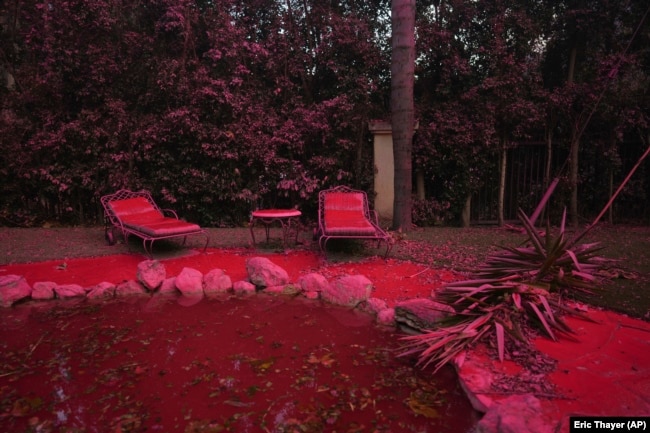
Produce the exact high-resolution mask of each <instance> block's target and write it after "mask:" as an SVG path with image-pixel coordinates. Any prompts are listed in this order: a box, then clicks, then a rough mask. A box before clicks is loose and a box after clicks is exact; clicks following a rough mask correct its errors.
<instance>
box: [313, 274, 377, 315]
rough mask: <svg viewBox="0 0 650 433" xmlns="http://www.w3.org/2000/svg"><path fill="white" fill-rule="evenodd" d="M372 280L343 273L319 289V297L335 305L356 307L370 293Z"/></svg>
mask: <svg viewBox="0 0 650 433" xmlns="http://www.w3.org/2000/svg"><path fill="white" fill-rule="evenodd" d="M372 287H373V286H372V282H371V281H370V280H369V279H368V278H366V277H365V276H363V275H343V276H340V277H338V278H337V279H336V280H334V282H333V283H332V284H330V285H329V287H327V288H324V289H323V290H322V291H321V299H323V300H324V301H326V302H329V303H331V304H335V305H343V306H346V307H356V306H357V305H359V304H360V303H361V302H363V301H365V300H367V299H368V298H369V297H370V293H372Z"/></svg>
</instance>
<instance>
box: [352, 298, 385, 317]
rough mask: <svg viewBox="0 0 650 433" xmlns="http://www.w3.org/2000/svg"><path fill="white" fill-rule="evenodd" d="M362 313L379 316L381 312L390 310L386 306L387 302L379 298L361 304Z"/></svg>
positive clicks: (369, 299)
mask: <svg viewBox="0 0 650 433" xmlns="http://www.w3.org/2000/svg"><path fill="white" fill-rule="evenodd" d="M358 308H359V309H360V310H361V311H364V312H366V313H370V314H375V315H376V314H379V312H380V311H382V310H385V309H386V308H388V305H387V304H386V301H384V300H383V299H379V298H368V300H366V301H365V302H362V303H361V304H359V307H358Z"/></svg>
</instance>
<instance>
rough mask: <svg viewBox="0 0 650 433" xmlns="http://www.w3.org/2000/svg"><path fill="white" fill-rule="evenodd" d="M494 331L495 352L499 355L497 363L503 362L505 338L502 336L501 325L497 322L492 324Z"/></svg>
mask: <svg viewBox="0 0 650 433" xmlns="http://www.w3.org/2000/svg"><path fill="white" fill-rule="evenodd" d="M494 330H495V331H496V335H497V352H498V353H499V361H501V362H503V356H504V352H505V346H506V343H505V337H504V335H503V325H502V324H501V323H499V322H494Z"/></svg>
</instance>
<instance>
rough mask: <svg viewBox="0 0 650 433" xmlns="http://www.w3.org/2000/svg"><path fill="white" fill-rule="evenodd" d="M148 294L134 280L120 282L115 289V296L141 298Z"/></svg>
mask: <svg viewBox="0 0 650 433" xmlns="http://www.w3.org/2000/svg"><path fill="white" fill-rule="evenodd" d="M146 294H148V292H147V289H145V288H144V286H143V285H142V284H140V283H138V282H137V281H135V280H128V281H124V282H121V283H120V284H118V285H117V287H115V296H142V295H146Z"/></svg>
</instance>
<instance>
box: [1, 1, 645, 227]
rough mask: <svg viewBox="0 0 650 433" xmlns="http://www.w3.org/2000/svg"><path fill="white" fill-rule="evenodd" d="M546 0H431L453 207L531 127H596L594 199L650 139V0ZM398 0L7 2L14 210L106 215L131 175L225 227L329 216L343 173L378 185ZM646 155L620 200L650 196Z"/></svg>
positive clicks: (440, 131)
mask: <svg viewBox="0 0 650 433" xmlns="http://www.w3.org/2000/svg"><path fill="white" fill-rule="evenodd" d="M510 3H512V2H510ZM546 3H548V2H538V1H533V0H528V1H526V0H520V1H517V2H514V4H511V5H509V6H508V7H506V6H505V4H502V2H495V3H494V5H492V6H490V7H485V4H484V3H481V4H479V3H477V2H465V1H461V0H448V1H433V0H432V1H422V2H420V1H418V2H417V7H418V11H417V23H416V38H417V40H416V45H417V46H416V49H417V64H416V83H415V85H416V88H415V98H416V110H417V117H418V119H419V128H418V130H417V132H416V135H415V139H414V140H415V141H414V167H415V169H416V171H418V172H421V173H423V174H424V177H425V182H424V185H425V187H426V195H427V197H426V199H425V200H428V201H429V203H439V204H440V206H442V207H443V208H444V209H445V212H443V213H441V212H439V211H438V210H436V212H437V213H438V214H444V215H445V218H448V217H447V215H449V214H450V215H452V217H453V218H456V217H457V216H458V214H459V213H460V211H461V209H462V206H463V204H464V203H465V202H466V197H468V196H470V195H471V194H472V193H475V192H476V191H478V190H479V189H481V188H484V187H485V186H486V181H487V180H488V179H493V178H494V177H495V176H494V173H495V172H496V171H498V165H497V163H496V162H495V161H497V156H498V155H499V152H506V151H507V150H508V149H509V148H512V147H513V146H517V145H518V143H522V142H543V140H544V137H549V136H550V137H552V139H551V143H552V149H553V150H554V152H555V154H556V155H557V154H558V153H559V154H560V155H565V154H567V152H568V151H567V149H568V146H569V143H570V142H571V139H572V136H575V134H576V133H578V132H579V133H580V134H582V139H581V140H580V142H581V147H580V149H581V155H580V158H581V159H580V164H581V165H580V167H581V172H580V174H581V179H580V184H579V187H580V188H581V197H582V198H583V200H582V202H581V204H582V205H583V207H582V208H581V211H582V212H583V213H585V214H588V213H589V212H592V209H593V208H596V209H598V208H600V206H602V203H603V202H604V201H606V195H607V185H608V182H609V180H610V177H609V176H610V174H611V175H612V179H617V178H618V177H617V176H620V173H621V172H623V171H624V170H625V167H624V164H625V162H624V161H625V158H623V156H624V155H626V154H628V153H631V154H632V155H634V154H635V152H637V153H638V152H639V149H641V148H642V147H643V146H644V145H645V146H647V144H648V133H647V116H648V103H647V102H648V72H647V71H648V70H649V68H648V62H649V60H650V55H649V52H648V46H650V44H648V42H649V41H648V39H649V35H648V26H647V25H641V26H639V24H640V21H639V20H640V17H644V12H645V13H646V14H647V10H646V8H647V6H645V3H644V2H642V1H640V0H634V1H631V2H629V3H628V6H627V7H626V8H621V7H620V6H619V5H618V4H614V3H611V4H610V3H609V2H601V1H598V2H596V1H587V2H586V3H585V2H573V1H563V2H559V3H556V2H552V3H553V5H547V4H546ZM592 3H593V4H592ZM581 5H582V6H581ZM389 11H390V2H389V1H387V0H367V1H357V0H346V1H341V2H321V1H315V0H307V1H296V0H286V1H284V0H283V1H278V0H220V1H218V2H210V1H205V0H173V1H172V0H139V1H133V0H60V1H52V2H42V1H37V0H7V1H6V2H4V3H3V5H2V6H0V25H1V31H2V34H1V39H0V54H2V55H1V56H0V78H2V79H3V82H2V84H3V85H2V86H0V104H1V106H0V137H1V138H0V140H1V142H0V152H1V156H0V158H2V160H1V162H0V167H1V168H0V185H1V186H0V188H1V192H0V194H1V195H2V201H1V202H0V224H16V225H29V224H41V223H43V222H44V221H45V220H57V221H60V222H64V223H88V222H90V223H94V222H97V221H99V220H100V219H101V209H100V206H99V197H100V196H101V195H103V194H105V193H108V192H113V191H114V190H116V189H118V188H121V187H129V188H135V189H139V188H146V189H149V190H151V191H152V192H153V194H154V195H155V196H156V198H157V199H158V200H160V201H161V203H162V204H164V205H169V206H171V207H174V208H175V209H177V210H178V211H179V213H180V214H181V215H183V216H184V217H187V218H190V219H193V220H196V221H198V222H200V223H202V224H206V225H217V226H219V225H233V224H241V223H242V222H244V221H246V220H247V218H248V214H249V212H250V210H251V209H252V208H253V207H255V206H259V205H264V206H271V205H275V206H280V205H287V204H289V203H290V204H292V205H293V204H295V205H299V206H300V207H301V209H303V211H304V213H305V214H306V215H307V216H310V215H311V216H313V211H314V209H315V202H316V199H315V197H316V194H317V192H318V190H320V189H321V188H324V187H329V186H332V185H334V184H339V183H343V184H348V185H351V186H354V187H358V188H363V189H366V190H368V191H371V190H372V182H373V180H372V177H373V169H374V168H373V162H372V143H371V140H372V137H371V136H370V134H369V132H368V128H367V123H368V121H369V120H370V119H375V118H388V117H389V116H390V107H389V104H388V100H389V98H388V96H389V92H390V76H389V75H390V74H389V71H390V49H389V47H390V42H389V35H390V17H389ZM571 53H576V55H575V56H574V57H572V56H571ZM571 65H574V68H575V71H576V72H575V74H574V79H573V81H572V82H568V81H567V76H568V69H569V68H570V67H571ZM594 108H595V110H593V112H592V109H594ZM589 120H590V123H589V126H588V127H586V125H587V122H588V121H589ZM549 131H551V132H552V134H550V133H549ZM630 149H631V150H630ZM603 156H605V157H603ZM548 158H551V156H550V155H549V156H548ZM552 158H553V160H556V159H557V157H556V156H553V157H552ZM562 162H563V159H562V158H560V160H559V162H558V163H557V164H556V165H557V167H553V170H552V172H551V173H550V175H551V176H552V175H555V174H557V173H558V172H559V170H560V165H561V163H562ZM646 167H647V164H646ZM648 172H650V170H648V169H647V168H646V169H645V171H643V170H642V171H641V173H640V176H639V177H638V180H637V181H636V182H633V183H632V184H631V187H630V188H629V190H628V191H627V193H626V195H624V196H623V197H622V199H621V200H622V203H629V204H635V205H639V203H646V202H648V200H647V198H648V189H649V185H648V182H650V179H649V178H648V177H649V174H648ZM562 194H566V192H562V191H560V193H559V195H560V197H561V198H562ZM515 199H517V198H516V197H515ZM626 200H627V201H626ZM564 204H565V203H561V205H562V206H563V205H564ZM434 207H435V206H434ZM426 208H427V207H426V206H424V207H423V206H420V207H417V209H418V212H419V213H421V212H422V210H423V209H426ZM429 208H432V207H431V206H429ZM640 212H647V208H644V209H641V210H640ZM414 220H418V221H427V220H428V221H431V220H437V221H439V220H440V215H436V216H434V215H427V214H426V213H425V214H423V215H417V217H416V218H414Z"/></svg>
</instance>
